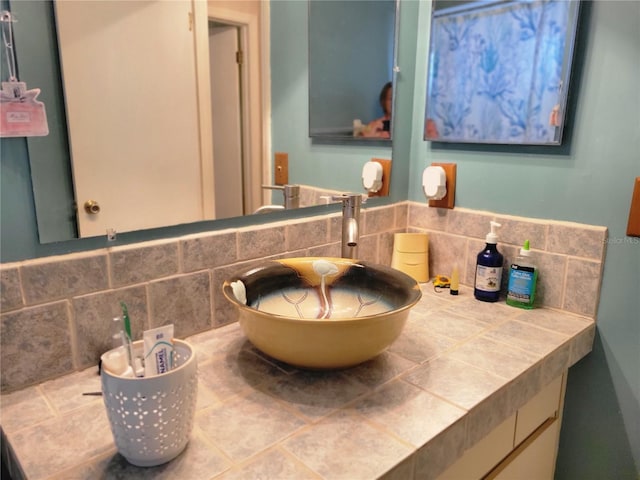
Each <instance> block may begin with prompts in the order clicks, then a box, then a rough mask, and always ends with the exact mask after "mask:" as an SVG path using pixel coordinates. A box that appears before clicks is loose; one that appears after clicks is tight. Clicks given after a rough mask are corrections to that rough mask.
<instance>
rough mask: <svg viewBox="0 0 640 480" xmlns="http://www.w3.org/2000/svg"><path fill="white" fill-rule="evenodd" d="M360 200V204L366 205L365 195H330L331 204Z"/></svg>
mask: <svg viewBox="0 0 640 480" xmlns="http://www.w3.org/2000/svg"><path fill="white" fill-rule="evenodd" d="M358 198H359V199H360V204H363V203H367V198H368V197H367V195H362V194H361V193H340V194H338V195H331V201H332V202H342V203H347V202H355V201H356V199H358Z"/></svg>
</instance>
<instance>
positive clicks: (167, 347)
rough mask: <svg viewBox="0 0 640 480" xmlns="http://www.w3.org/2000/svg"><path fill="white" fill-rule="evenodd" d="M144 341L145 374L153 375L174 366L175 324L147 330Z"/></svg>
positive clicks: (147, 375) (143, 337)
mask: <svg viewBox="0 0 640 480" xmlns="http://www.w3.org/2000/svg"><path fill="white" fill-rule="evenodd" d="M142 339H143V341H144V375H145V377H152V376H154V375H160V374H161V373H166V372H168V371H169V370H171V368H173V325H164V326H162V327H158V328H154V329H152V330H147V331H145V332H144V333H143V334H142Z"/></svg>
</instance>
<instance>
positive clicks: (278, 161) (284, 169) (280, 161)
mask: <svg viewBox="0 0 640 480" xmlns="http://www.w3.org/2000/svg"><path fill="white" fill-rule="evenodd" d="M273 163H274V166H273V167H274V172H273V183H274V184H275V185H287V184H288V183H289V154H288V153H285V152H276V153H275V161H274V162H273Z"/></svg>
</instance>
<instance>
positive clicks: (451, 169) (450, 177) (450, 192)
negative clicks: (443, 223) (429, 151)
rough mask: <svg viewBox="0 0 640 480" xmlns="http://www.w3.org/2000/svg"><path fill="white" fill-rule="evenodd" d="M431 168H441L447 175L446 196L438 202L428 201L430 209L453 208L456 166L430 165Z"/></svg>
mask: <svg viewBox="0 0 640 480" xmlns="http://www.w3.org/2000/svg"><path fill="white" fill-rule="evenodd" d="M431 165H432V166H435V167H442V168H443V169H444V173H445V174H446V175H447V194H446V195H445V196H444V197H443V198H441V199H440V200H429V206H430V207H437V208H453V205H454V204H455V200H456V164H455V163H432V164H431Z"/></svg>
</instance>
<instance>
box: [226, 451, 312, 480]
mask: <svg viewBox="0 0 640 480" xmlns="http://www.w3.org/2000/svg"><path fill="white" fill-rule="evenodd" d="M249 479H274V480H275V479H277V480H322V477H320V476H319V475H318V474H316V473H314V472H313V471H311V470H310V469H309V468H307V467H306V466H305V465H304V464H303V463H302V462H300V461H299V460H298V459H297V458H296V457H295V456H293V455H291V454H290V453H289V452H287V451H285V450H283V449H281V448H273V449H271V450H268V451H266V452H265V453H262V454H258V455H256V456H254V457H251V458H250V459H249V460H247V461H246V462H245V463H244V464H242V465H239V466H237V467H234V468H232V469H230V470H228V471H226V472H224V473H223V474H222V475H219V476H217V477H216V480H249Z"/></svg>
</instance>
